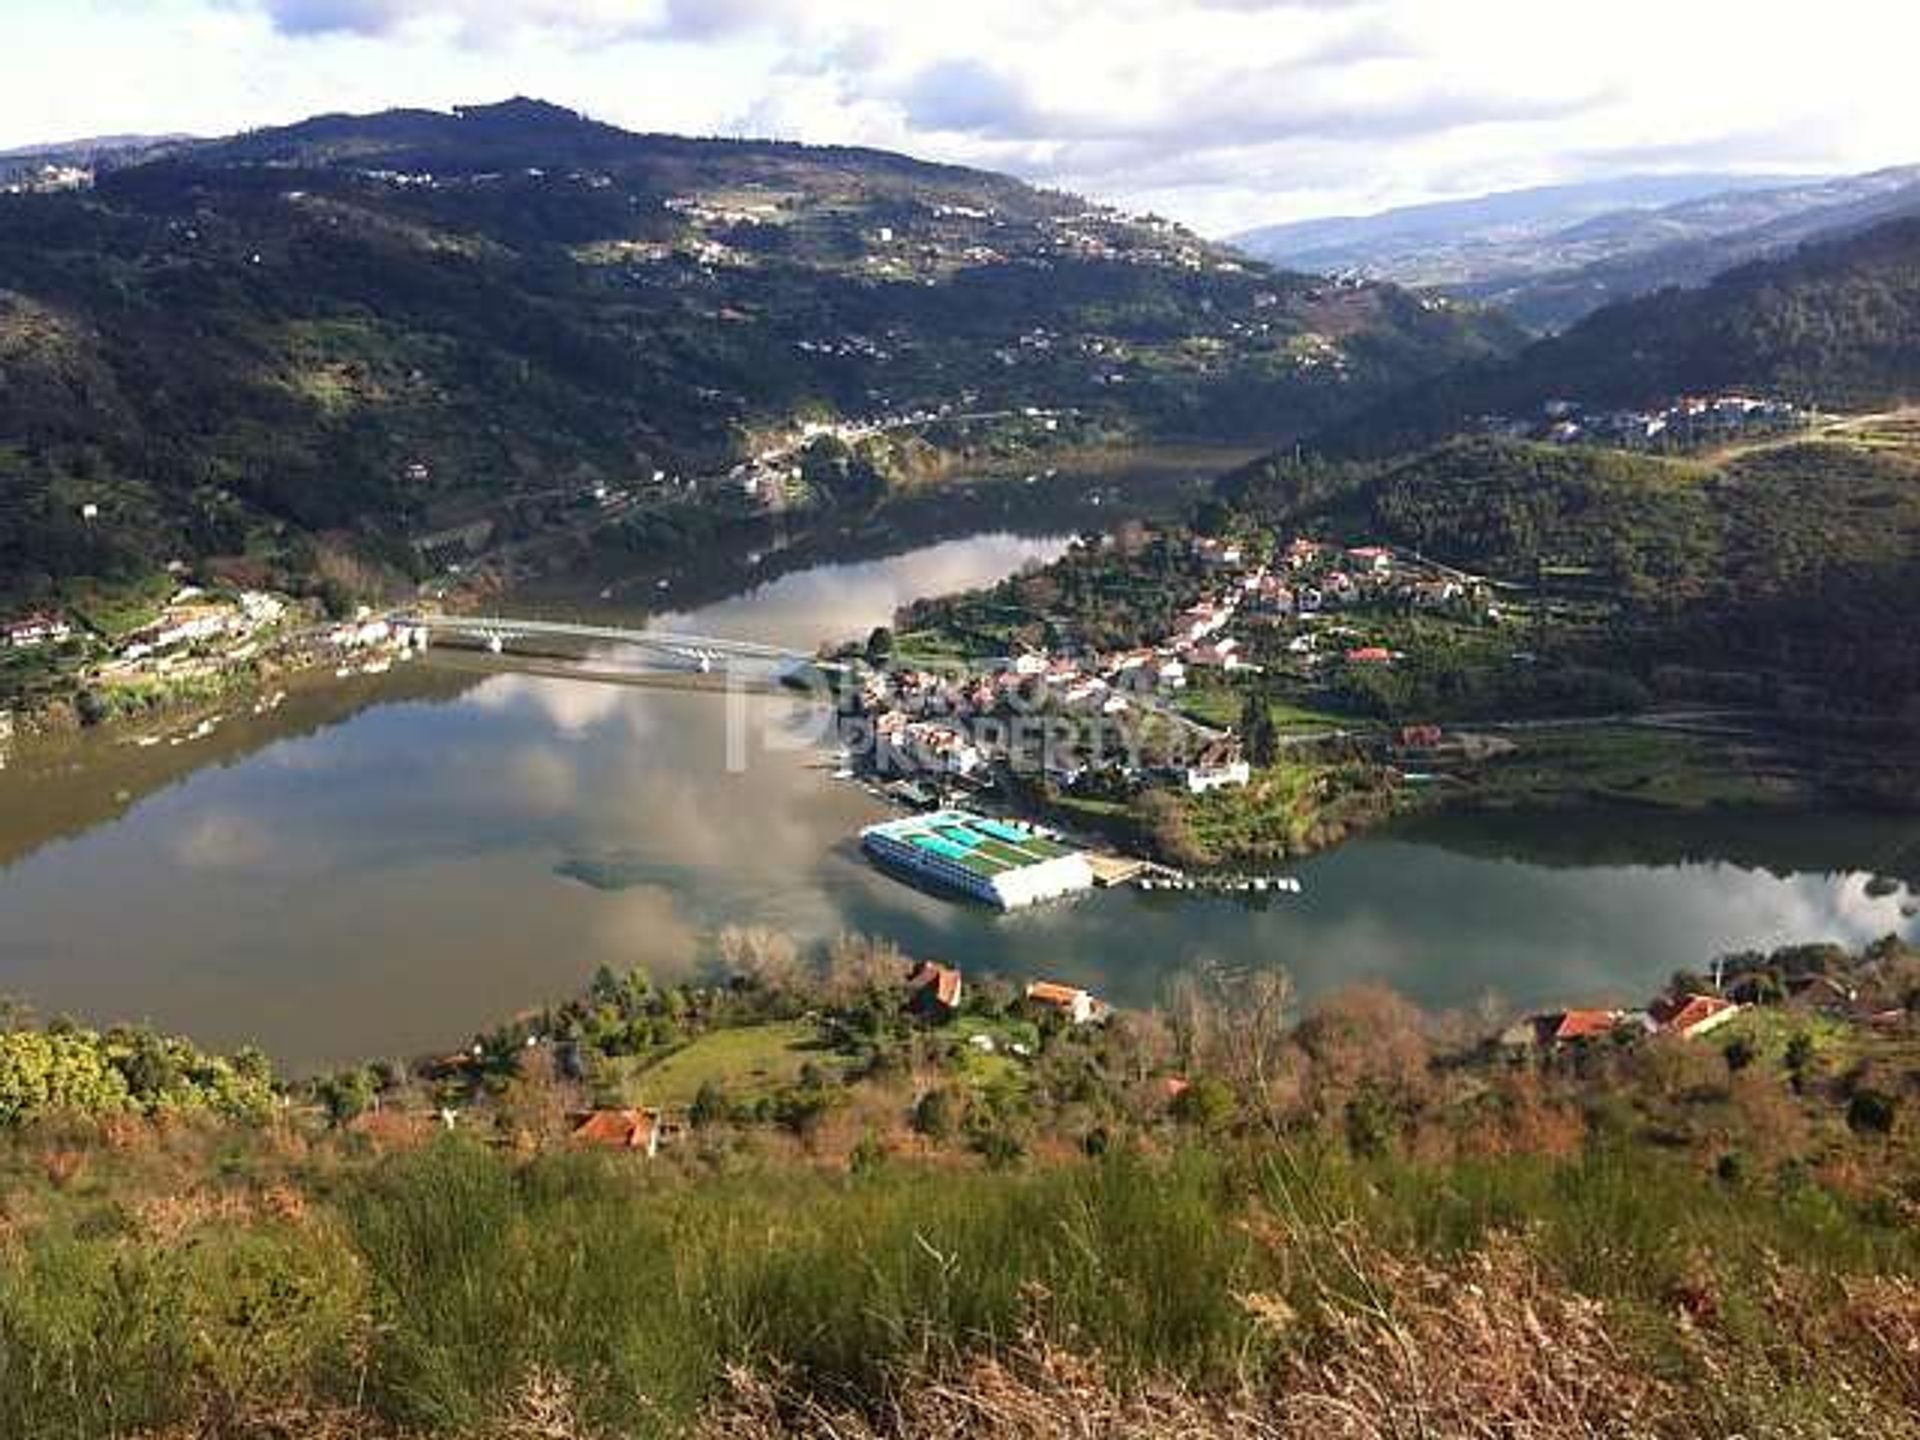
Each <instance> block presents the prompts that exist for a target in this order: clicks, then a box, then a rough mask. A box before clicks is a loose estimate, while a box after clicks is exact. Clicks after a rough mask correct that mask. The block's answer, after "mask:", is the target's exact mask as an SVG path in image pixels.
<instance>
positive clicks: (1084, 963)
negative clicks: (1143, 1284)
mask: <svg viewBox="0 0 1920 1440" xmlns="http://www.w3.org/2000/svg"><path fill="white" fill-rule="evenodd" d="M1064 543H1065V540H1064V538H1063V537H1062V536H1060V535H1057V534H1056V535H1038V536H1036V535H1021V534H1017V533H1013V532H1011V531H990V532H988V533H982V534H975V535H970V536H966V537H963V538H958V539H948V540H938V539H930V540H928V541H927V542H926V543H921V544H916V545H915V546H914V548H912V549H910V550H908V551H906V552H904V553H896V554H891V555H882V556H878V557H868V558H857V557H856V556H855V555H853V554H850V553H843V554H839V555H837V556H836V557H835V558H832V559H821V560H820V561H819V562H818V563H813V564H808V565H804V566H802V567H801V568H797V569H789V570H788V571H787V573H785V574H782V575H781V576H780V577H779V578H777V579H773V580H771V581H770V582H769V583H765V584H762V585H760V586H759V587H757V588H753V589H750V590H747V591H745V592H743V593H740V594H737V595H734V596H731V597H729V598H725V599H721V600H718V601H715V602H713V603H707V604H700V605H697V606H694V607H693V608H690V609H688V610H686V611H683V612H678V613H670V614H657V615H656V616H655V617H654V619H655V622H656V623H658V624H659V625H661V626H662V627H663V628H667V629H674V630H683V631H693V632H697V633H702V634H725V635H738V636H743V637H747V636H750V637H753V638H757V639H762V640H769V641H774V642H777V643H784V644H792V645H796V646H808V647H810V646H811V645H812V644H814V643H815V642H816V641H817V640H819V639H820V638H822V637H825V636H842V635H859V634H864V633H865V631H866V630H867V629H868V628H870V627H871V626H873V625H875V624H879V623H884V622H885V621H887V620H888V619H889V618H890V616H891V614H892V612H893V609H894V607H895V606H897V605H898V604H900V603H901V602H902V601H904V600H906V599H909V598H911V597H913V596H915V595H920V594H927V593H934V592H938V591H943V590H948V589H952V588H955V587H957V586H962V585H972V584H978V583H983V582H985V581H988V580H991V579H993V578H995V577H997V576H1000V575H1004V574H1007V573H1009V572H1011V571H1013V570H1015V569H1017V568H1018V567H1019V566H1021V565H1023V564H1026V563H1028V562H1032V561H1040V560H1045V559H1046V558H1048V557H1050V556H1051V555H1053V554H1056V553H1058V551H1059V549H1060V548H1061V546H1062V545H1063V544H1064ZM669 593H671V592H669ZM730 722H731V728H732V730H733V734H732V735H731V736H730V735H729V729H730ZM817 728H818V722H817V717H815V716H814V715H813V714H812V713H811V712H809V711H808V710H807V708H806V707H805V706H804V705H802V704H800V703H799V702H797V701H794V700H790V699H787V698H785V697H780V696H760V697H753V698H749V699H744V700H728V699H722V698H718V697H715V696H712V695H707V694H700V693H686V692H677V691H671V690H657V689H634V688H623V687H619V686H609V685H601V684H594V683H590V682H584V681H575V680H564V679H552V678H544V677H541V678H536V677H533V676H528V675H521V674H511V673H493V674H476V673H473V672H472V671H471V670H467V669H460V668H441V667H439V666H436V665H434V664H432V663H429V664H426V665H415V666H411V667H403V669H401V670H399V671H396V672H395V674H394V675H392V676H390V677H387V678H386V679H383V680H372V679H366V680H355V681H350V682H344V683H341V684H335V683H334V682H332V681H331V680H328V681H327V682H325V683H324V684H322V685H316V686H315V687H313V688H311V689H310V690H305V691H302V692H299V693H296V695H295V696H294V697H293V699H292V700H291V701H290V702H289V703H288V704H287V705H286V706H285V707H283V708H282V709H281V710H280V711H278V712H276V713H275V714H273V715H271V716H267V717H259V718H256V717H251V716H236V717H233V718H230V719H229V720H227V721H226V722H224V723H223V724H222V726H221V727H220V729H219V730H218V731H217V732H216V733H215V735H214V737H213V738H212V739H209V740H204V741H200V742H197V743H196V744H193V745H186V746H178V747H175V746H169V745H165V744H162V745H160V746H155V747H152V748H147V749H138V748H136V747H133V746H131V745H129V744H126V743H124V741H117V740H116V741H107V740H104V739H102V738H101V737H90V738H89V739H88V740H86V741H85V742H83V743H80V744H76V745H71V746H68V747H66V748H64V749H62V750H60V751H58V752H54V753H52V754H50V755H37V756H36V755H29V756H26V757H23V758H22V759H21V760H20V761H19V762H18V763H16V764H15V766H14V767H13V768H12V769H10V770H8V771H6V772H0V993H5V994H10V995H13V996H16V997H18V998H20V999H23V1000H25V1001H27V1002H28V1003H29V1004H31V1005H32V1006H33V1007H34V1009H35V1010H36V1011H37V1012H38V1013H40V1014H42V1015H52V1014H57V1013H63V1012H64V1013H71V1014H74V1015H76V1016H80V1017H82V1018H85V1019H87V1020H89V1021H92V1022H106V1021H110V1020H115V1019H150V1020H153V1021H155V1022H157V1023H159V1024H161V1025H164V1026H166V1027H168V1028H172V1029H178V1030H182V1031H185V1032H187V1033H190V1034H192V1035H194V1036H196V1037H197V1038H199V1039H200V1040H201V1041H203V1042H204V1043H207V1044H210V1045H216V1046H223V1047H224V1046H230V1045H235V1044H239V1043H242V1042H248V1041H251V1042H256V1043H259V1044H261V1045H263V1046H264V1047H265V1048H267V1049H268V1051H269V1052H270V1053H272V1054H273V1055H275V1056H276V1058H277V1059H279V1060H280V1061H281V1062H282V1063H283V1064H284V1065H286V1066H288V1067H291V1068H293V1069H296V1070H297V1069H301V1068H304V1067H311V1066H318V1065H323V1064H327V1063H330V1062H337V1061H344V1060H348V1059H357V1058H364V1057H368V1056H375V1055H396V1056H397V1055H408V1054H415V1053H419V1052H422V1051H426V1050H432V1049H435V1048H444V1047H451V1046H454V1045H458V1044H459V1043H461V1042H463V1041H464V1040H465V1039H466V1038H467V1037H468V1036H469V1035H470V1034H471V1033H472V1032H473V1031H474V1030H475V1029H476V1028H477V1027H480V1026H483V1025H485V1024H487V1023H489V1022H490V1021H492V1020H495V1019H498V1018H501V1017H503V1016H506V1015H509V1014H512V1013H515V1012H517V1011H519V1010H522V1009H524V1008H527V1007H529V1006H532V1005H536V1004H538V1003H539V1002H541V1001H544V1000H552V999H558V998H562V997H564V996H566V995H568V994H570V993H573V992H574V991H575V990H576V989H577V988H578V987H579V986H580V985H581V984H582V983H583V982H584V981H585V980H586V979H587V977H588V976H590V975H591V974H592V973H593V971H594V969H595V968H596V967H597V966H599V965H602V964H606V965H611V966H614V967H615V968H623V967H629V966H634V965H642V966H645V967H647V968H648V969H649V970H651V971H653V972H654V973H655V974H656V975H658V976H672V975H677V974H681V973H685V972H689V971H691V970H694V969H695V968H696V967H698V966H700V965H701V964H702V963H703V962H704V960H705V957H706V956H707V955H708V954H709V953H710V951H711V945H712V936H713V932H714V931H715V929H716V928H717V927H719V926H722V925H726V924H756V925H766V926H772V927H777V928H779V929H782V930H786V931H789V932H791V933H793V934H794V935H795V936H797V937H799V938H801V939H803V940H806V941H809V942H824V941H825V940H827V939H829V938H831V937H832V936H833V935H835V934H837V933H839V932H841V931H847V930H853V931H862V932H867V933H874V934H880V935H885V936H887V937H890V938H892V939H894V940H895V941H897V942H898V943H899V944H900V945H901V946H902V947H903V948H905V949H906V950H907V951H909V952H910V953H913V954H916V955H930V956H936V957H940V958H944V959H947V960H951V961H957V962H959V963H961V964H962V965H965V966H968V967H972V968H975V969H976V970H979V969H988V970H997V971H1000V972H1001V973H1004V974H1007V975H1009V976H1013V977H1024V976H1031V975H1037V974H1045V975H1049V976H1057V977H1060V978H1066V979H1071V980H1075V981H1079V982H1083V983H1087V984H1090V985H1093V986H1095V987H1097V988H1098V989H1099V990H1100V991H1101V992H1102V993H1103V994H1105V995H1107V996H1108V997H1109V998H1111V999H1113V1000H1115V1001H1118V1002H1121V1003H1140V1002H1149V1001H1151V1000H1153V999H1154V998H1155V997H1156V996H1157V995H1158V994H1159V993H1160V990H1161V987H1162V986H1163V984H1164V982H1165V980H1166V978H1167V977H1168V976H1169V975H1170V974H1171V973H1173V972H1174V971H1176V970H1178V969H1180V968H1182V967H1184V966H1189V965H1192V964H1195V963H1198V962H1200V961H1203V960H1218V961H1222V962H1227V963H1235V964H1239V963H1262V964H1265V963H1275V964H1284V965H1286V966H1287V967H1289V968H1290V969H1291V970H1292V971H1293V972H1294V974H1295V976H1296V977H1297V979H1298V981H1299V982H1300V986H1301V989H1302V991H1303V992H1305V993H1307V994H1309V995H1310V994H1313V993H1319V992H1323V991H1325V990H1326V989H1328V988H1330V987H1332V986H1335V985H1337V984H1339V983H1341V982H1344V981H1348V980H1352V979H1356V978H1362V977H1365V978H1379V979H1384V980H1386V981H1389V982H1390V983H1392V984H1393V985H1395V986H1397V987H1398V988H1400V989H1402V990H1403V991H1404V992H1406V993H1407V994H1409V995H1411V996H1413V997H1414V998H1416V999H1418V1000H1421V1001H1423V1002H1427V1003H1431V1004H1440V1005H1454V1004H1469V1003H1472V1002H1473V1001H1475V1000H1476V999H1477V998H1479V997H1480V996H1481V995H1483V994H1484V993H1486V992H1487V991H1490V990H1491V991H1495V992H1498V993H1499V994H1500V995H1501V996H1503V997H1505V998H1506V999H1507V1000H1509V1001H1511V1002H1515V1003H1536V1002H1538V1003H1546V1002H1552V1001H1576V1000H1594V1001H1599V1000H1608V999H1620V1000H1633V999H1639V998H1643V997H1644V996H1645V995H1646V994H1647V993H1648V991H1649V990H1650V989H1651V988H1652V987H1654V986H1656V985H1657V984H1658V983H1659V982H1660V981H1662V980H1663V979H1664V978H1665V977H1666V976H1667V975H1668V974H1669V973H1670V972H1671V971H1673V970H1674V969H1676V968H1678V967H1682V966H1700V965H1704V964H1705V963H1706V962H1707V961H1709V960H1710V959H1711V957H1712V956H1713V955H1714V954H1716V953H1718V952H1721V951H1724V950H1726V949H1730V948H1734V947H1741V946H1750V945H1758V946H1771V945H1777V944H1782V943H1786V942H1789V941H1799V940H1814V939H1835V940H1840V941H1844V942H1847V943H1858V942H1861V941H1864V940H1867V939H1870V938H1873V937H1877V936H1879V935H1882V934H1885V933H1887V932H1889V931H1903V932H1905V933H1908V934H1914V933H1915V932H1916V925H1915V922H1914V920H1913V919H1912V918H1911V917H1910V916H1909V915H1908V914H1906V913H1904V911H1903V907H1906V908H1907V909H1911V907H1912V900H1913V896H1912V893H1911V892H1910V891H1909V890H1907V889H1906V888H1905V882H1903V883H1902V885H1901V886H1899V887H1897V888H1896V889H1895V891H1894V893H1892V894H1882V895H1876V894H1872V893H1870V891H1869V884H1868V882H1869V878H1870V876H1871V875H1872V874H1874V873H1883V874H1897V875H1904V876H1914V875H1916V874H1920V827H1916V826H1915V825H1913V824H1912V823H1903V822H1893V821H1889V820H1885V819H1876V818H1871V817H1860V816H1844V815H1834V816H1822V817H1809V816H1765V815H1761V816H1743V817H1738V818H1728V817H1713V816H1702V817H1677V818H1664V819H1663V818H1658V817H1648V816H1642V815H1633V816H1624V815H1621V814H1617V813H1602V812H1584V813H1578V814H1569V815H1560V816H1554V817H1550V818H1548V819H1545V820H1542V819H1540V818H1538V817H1526V816H1507V817H1464V818H1460V819H1455V820H1444V821H1437V822H1435V821H1429V822H1424V823H1422V824H1419V825H1417V826H1411V827H1407V828H1405V829H1403V830H1398V831H1393V832H1389V833H1385V834H1381V835H1376V836H1371V837H1367V838H1363V839H1361V840H1358V841H1356V842H1353V843H1351V844H1349V845H1347V846H1345V847H1343V848H1342V849H1340V850H1338V851H1336V852H1334V853H1332V854H1328V855H1325V856H1321V857H1319V858H1317V859H1315V860H1312V861H1310V862H1306V863H1304V864H1302V865H1300V866H1299V867H1298V869H1297V873H1298V874H1299V875H1300V876H1301V878H1302V879H1303V881H1304V893H1303V894H1302V895H1299V896H1297V897H1286V898H1280V897H1275V898H1273V899H1271V900H1267V901H1264V902H1261V903H1258V904H1249V903H1242V902H1240V901H1238V900H1235V899H1227V898H1214V899H1200V900H1196V899H1186V898H1178V897H1171V896H1163V895H1153V894H1140V893H1136V892H1131V891H1126V892H1101V893H1098V894H1095V895H1092V896H1088V897H1085V898H1084V899H1082V900H1079V901H1075V902H1072V903H1069V904H1065V905H1062V906H1058V907H1054V908H1048V909H1043V910H1039V911H1034V912H1029V913H1026V914H1022V915H1014V916H997V915H993V914H989V913H987V912H985V911H982V910H978V909H973V908H969V907H965V906H961V905H955V904H951V903H948V902H946V901H943V900H941V899H938V898H936V897H934V896H931V895H927V894H924V893H921V892H920V891H917V890H914V889H911V888H909V887H907V886H905V885H902V884H899V883H897V882H896V881H894V880H892V879H890V878H888V877H887V876H886V875H884V874H881V873H879V872H877V871H875V870H874V869H872V868H871V867H870V866H869V865H868V864H867V863H865V862H864V861H863V860H862V858H861V857H860V854H859V852H858V848H857V845H856V842H855V839H854V836H855V833H856V831H857V830H858V829H859V827H860V826H861V825H863V824H866V823H868V822H870V821H872V820H875V819H878V818H880V817H881V816H882V815H883V814H884V813H885V811H884V810H883V807H882V806H881V805H880V804H879V803H878V802H877V801H875V800H874V799H873V798H871V797H870V796H869V795H867V794H866V793H865V792H864V791H863V790H861V789H860V788H858V787H857V786H855V785H852V784H849V783H846V782H837V781H835V780H833V779H832V778H831V776H830V774H829V773H828V767H829V763H830V762H828V761H827V759H826V758H825V757H824V755H823V754H822V753H821V752H820V750H819V749H818V748H816V747H815V746H813V745H811V744H809V743H808V741H807V737H809V736H810V735H812V734H813V732H814V731H815V730H817ZM730 754H731V756H732V757H733V759H735V760H737V761H739V762H740V763H737V764H733V763H730Z"/></svg>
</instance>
